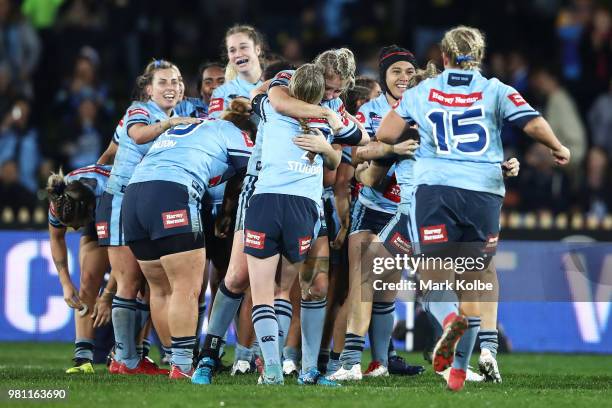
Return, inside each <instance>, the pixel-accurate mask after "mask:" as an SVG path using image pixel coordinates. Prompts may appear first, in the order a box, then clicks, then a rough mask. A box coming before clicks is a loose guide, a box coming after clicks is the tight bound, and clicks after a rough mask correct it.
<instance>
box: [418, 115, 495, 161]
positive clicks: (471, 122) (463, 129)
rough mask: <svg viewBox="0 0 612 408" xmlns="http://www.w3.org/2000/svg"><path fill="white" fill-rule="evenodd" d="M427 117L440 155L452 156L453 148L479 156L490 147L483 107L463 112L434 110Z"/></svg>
mask: <svg viewBox="0 0 612 408" xmlns="http://www.w3.org/2000/svg"><path fill="white" fill-rule="evenodd" d="M426 116H427V120H429V123H431V125H432V128H433V136H434V141H435V143H436V152H437V153H438V154H451V147H452V149H454V150H458V151H459V152H461V153H463V154H469V155H474V156H478V155H481V154H483V153H484V152H485V151H486V150H487V147H489V131H488V130H487V127H486V126H485V124H484V123H483V119H484V117H485V116H484V110H483V108H482V106H475V107H472V108H469V109H466V110H464V111H463V112H449V111H445V110H443V109H432V110H430V111H429V112H428V113H427V115H426ZM451 145H452V146H451Z"/></svg>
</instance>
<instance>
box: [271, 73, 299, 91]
mask: <svg viewBox="0 0 612 408" xmlns="http://www.w3.org/2000/svg"><path fill="white" fill-rule="evenodd" d="M293 72H294V71H291V70H285V71H281V72H279V73H278V74H276V75H274V78H272V81H271V82H270V86H269V87H268V89H271V88H273V87H275V86H289V81H290V80H291V77H292V76H293Z"/></svg>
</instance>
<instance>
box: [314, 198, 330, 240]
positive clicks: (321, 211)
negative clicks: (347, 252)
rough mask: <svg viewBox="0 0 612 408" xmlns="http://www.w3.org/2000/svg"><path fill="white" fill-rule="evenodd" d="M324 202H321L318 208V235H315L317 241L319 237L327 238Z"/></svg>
mask: <svg viewBox="0 0 612 408" xmlns="http://www.w3.org/2000/svg"><path fill="white" fill-rule="evenodd" d="M323 205H324V202H323V200H321V206H320V207H319V225H320V227H319V233H318V234H317V239H318V238H321V237H328V238H329V230H328V229H327V220H326V218H327V217H326V214H325V210H324V207H323Z"/></svg>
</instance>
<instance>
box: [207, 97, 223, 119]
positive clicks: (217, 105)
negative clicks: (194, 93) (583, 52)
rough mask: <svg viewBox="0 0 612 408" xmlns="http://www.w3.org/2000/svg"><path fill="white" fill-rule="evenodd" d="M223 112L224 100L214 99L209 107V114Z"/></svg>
mask: <svg viewBox="0 0 612 408" xmlns="http://www.w3.org/2000/svg"><path fill="white" fill-rule="evenodd" d="M222 110H223V98H212V99H211V100H210V104H209V105H208V114H209V115H210V114H211V113H213V112H221V111H222Z"/></svg>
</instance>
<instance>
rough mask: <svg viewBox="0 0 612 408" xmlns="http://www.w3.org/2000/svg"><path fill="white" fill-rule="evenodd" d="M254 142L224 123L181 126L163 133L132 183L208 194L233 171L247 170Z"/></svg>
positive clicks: (199, 197) (137, 169) (229, 123)
mask: <svg viewBox="0 0 612 408" xmlns="http://www.w3.org/2000/svg"><path fill="white" fill-rule="evenodd" d="M253 145H254V144H253V142H252V141H251V139H249V136H248V134H247V133H246V132H242V131H241V130H240V129H238V128H237V127H236V126H234V124H232V123H231V122H227V121H225V120H205V121H203V122H202V123H198V124H192V125H179V126H175V127H173V128H172V129H169V130H167V131H166V132H164V133H163V134H161V135H160V136H159V137H158V138H157V139H156V140H155V142H154V143H153V145H152V146H151V149H149V152H148V153H147V154H146V155H145V157H144V158H143V159H142V162H141V163H140V164H139V165H138V166H136V170H135V171H134V175H133V176H132V179H131V180H130V184H134V183H141V182H145V181H153V180H162V181H170V182H174V183H179V184H182V185H184V186H186V187H187V188H188V189H189V190H190V191H194V190H195V191H196V192H197V194H198V196H197V197H194V198H196V199H197V200H200V199H201V198H202V197H203V195H204V193H205V191H206V190H208V189H210V188H211V187H214V186H216V185H218V184H219V183H221V182H222V181H224V180H223V179H224V177H226V176H227V174H229V172H230V171H231V170H234V171H236V172H237V171H239V170H242V169H244V168H246V165H247V161H248V159H249V157H250V156H251V150H252V149H253Z"/></svg>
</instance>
